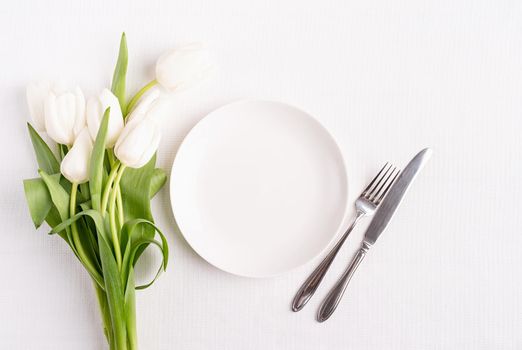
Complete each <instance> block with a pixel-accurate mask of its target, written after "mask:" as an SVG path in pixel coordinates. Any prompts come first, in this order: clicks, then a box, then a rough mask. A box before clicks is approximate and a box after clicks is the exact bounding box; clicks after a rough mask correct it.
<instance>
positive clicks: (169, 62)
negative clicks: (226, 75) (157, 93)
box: [156, 43, 215, 91]
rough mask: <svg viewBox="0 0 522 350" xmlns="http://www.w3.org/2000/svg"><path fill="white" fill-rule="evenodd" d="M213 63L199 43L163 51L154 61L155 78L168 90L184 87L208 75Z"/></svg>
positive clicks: (213, 66)
mask: <svg viewBox="0 0 522 350" xmlns="http://www.w3.org/2000/svg"><path fill="white" fill-rule="evenodd" d="M214 68H215V65H214V63H213V61H212V60H211V58H210V54H209V52H208V50H207V49H205V48H204V46H203V45H202V44H200V43H193V44H188V45H185V46H182V47H179V48H177V49H173V50H170V51H167V52H165V53H164V54H163V55H161V56H160V58H159V59H158V61H157V63H156V80H157V81H158V83H159V84H160V85H162V86H163V87H164V88H166V89H167V90H169V91H175V90H181V89H185V88H187V87H188V86H190V85H194V84H196V83H197V82H199V81H201V80H203V79H204V78H206V77H208V76H209V75H210V73H211V72H212V71H214Z"/></svg>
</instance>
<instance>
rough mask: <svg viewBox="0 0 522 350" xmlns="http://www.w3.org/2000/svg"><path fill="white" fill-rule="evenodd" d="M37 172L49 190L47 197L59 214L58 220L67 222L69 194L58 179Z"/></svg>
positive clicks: (40, 171) (43, 172) (41, 171)
mask: <svg viewBox="0 0 522 350" xmlns="http://www.w3.org/2000/svg"><path fill="white" fill-rule="evenodd" d="M38 172H39V173H40V176H41V177H42V180H43V181H44V183H45V185H46V186H47V189H48V190H49V195H50V197H51V200H52V202H53V204H54V206H55V207H56V209H57V210H58V214H60V218H61V219H62V221H63V220H67V219H68V218H69V193H67V191H66V190H65V189H64V188H63V187H62V186H61V185H60V179H59V178H57V177H56V176H51V175H48V174H47V173H46V172H45V171H43V170H39V171H38ZM60 231H61V230H60Z"/></svg>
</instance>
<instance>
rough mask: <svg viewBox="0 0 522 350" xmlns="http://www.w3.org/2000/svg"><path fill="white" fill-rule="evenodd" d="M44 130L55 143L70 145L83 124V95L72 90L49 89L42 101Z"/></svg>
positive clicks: (79, 90)
mask: <svg viewBox="0 0 522 350" xmlns="http://www.w3.org/2000/svg"><path fill="white" fill-rule="evenodd" d="M44 115H45V118H44V119H45V130H46V131H47V134H48V135H49V137H50V138H52V139H53V140H54V141H56V142H57V143H61V144H64V145H68V146H70V145H72V144H73V143H74V140H75V139H76V137H77V136H78V134H79V133H80V131H81V130H82V129H83V127H84V126H85V97H84V96H83V92H82V90H81V89H80V88H79V87H76V88H75V89H74V91H67V90H64V91H58V90H54V91H49V92H48V94H47V97H46V98H45V101H44Z"/></svg>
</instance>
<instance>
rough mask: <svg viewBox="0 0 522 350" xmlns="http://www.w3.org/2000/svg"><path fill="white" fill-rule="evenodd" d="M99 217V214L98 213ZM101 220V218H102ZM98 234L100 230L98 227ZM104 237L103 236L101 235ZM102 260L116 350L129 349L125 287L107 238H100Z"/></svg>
mask: <svg viewBox="0 0 522 350" xmlns="http://www.w3.org/2000/svg"><path fill="white" fill-rule="evenodd" d="M96 213H97V214H98V215H99V213H98V212H96ZM100 219H101V217H100ZM97 229H98V232H100V228H99V227H98V225H97ZM100 236H102V235H100ZM98 242H99V245H100V259H101V263H102V268H103V280H104V281H105V293H107V302H108V304H109V310H110V314H111V323H112V331H113V334H114V341H115V343H116V349H127V329H126V326H125V324H126V320H125V299H124V294H123V285H122V283H121V279H120V272H119V271H118V265H117V264H116V259H115V258H114V255H113V253H112V250H111V248H110V246H109V243H108V242H107V240H105V238H102V237H100V238H99V240H98Z"/></svg>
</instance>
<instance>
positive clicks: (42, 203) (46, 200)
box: [24, 177, 53, 228]
mask: <svg viewBox="0 0 522 350" xmlns="http://www.w3.org/2000/svg"><path fill="white" fill-rule="evenodd" d="M24 192H25V199H26V200H27V205H28V206H29V212H30V214H31V219H33V223H34V226H35V227H36V228H38V227H40V225H41V224H42V223H43V222H44V221H45V218H46V217H47V215H49V211H50V210H51V208H52V206H53V201H52V200H51V196H50V195H49V191H48V190H47V186H46V185H45V182H44V181H43V180H42V179H41V178H39V177H38V178H35V179H27V180H24Z"/></svg>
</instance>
